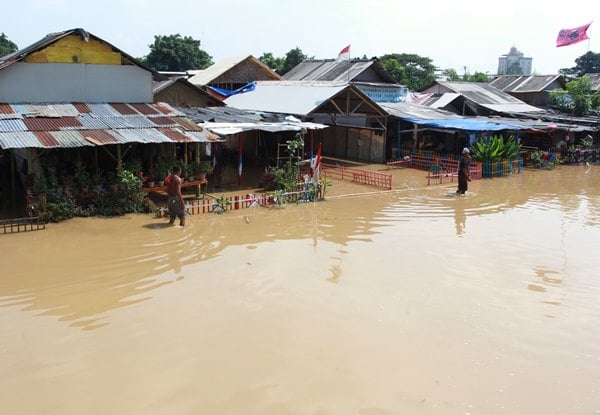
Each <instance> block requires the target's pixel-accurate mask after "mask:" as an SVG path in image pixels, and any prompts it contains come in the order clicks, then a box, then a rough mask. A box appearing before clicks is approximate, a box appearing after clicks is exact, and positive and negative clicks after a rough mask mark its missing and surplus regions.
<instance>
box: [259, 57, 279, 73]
mask: <svg viewBox="0 0 600 415" xmlns="http://www.w3.org/2000/svg"><path fill="white" fill-rule="evenodd" d="M258 59H259V60H260V61H261V62H262V63H264V64H265V65H267V66H268V67H269V68H271V69H273V70H274V71H275V72H277V73H278V74H281V73H282V70H283V64H284V63H285V58H276V57H274V56H273V54H272V53H271V52H265V53H263V54H262V56H261V57H260V58H258Z"/></svg>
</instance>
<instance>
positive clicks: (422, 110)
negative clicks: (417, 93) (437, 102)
mask: <svg viewBox="0 0 600 415" xmlns="http://www.w3.org/2000/svg"><path fill="white" fill-rule="evenodd" d="M380 105H381V108H383V109H384V110H385V111H386V112H387V113H388V115H392V116H394V117H398V118H412V119H423V120H449V119H461V118H463V117H461V116H460V115H457V114H454V113H452V112H448V111H442V110H439V109H435V108H431V107H429V106H426V105H419V104H414V103H410V102H382V103H381V104H380Z"/></svg>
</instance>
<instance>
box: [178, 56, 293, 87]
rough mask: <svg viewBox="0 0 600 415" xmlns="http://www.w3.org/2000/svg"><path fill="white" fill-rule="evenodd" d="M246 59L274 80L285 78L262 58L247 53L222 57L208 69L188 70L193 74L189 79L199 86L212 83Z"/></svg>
mask: <svg viewBox="0 0 600 415" xmlns="http://www.w3.org/2000/svg"><path fill="white" fill-rule="evenodd" d="M246 60H248V61H249V62H251V63H252V64H254V65H256V67H258V68H260V69H262V71H263V73H264V74H265V75H267V77H268V78H269V79H273V80H280V79H283V78H281V76H280V75H278V74H277V73H276V72H273V71H272V70H271V69H270V68H269V67H268V66H266V65H265V64H264V63H262V62H261V61H260V60H258V59H256V58H255V57H253V56H252V55H247V56H241V57H239V56H238V57H232V58H226V59H221V60H220V61H218V62H215V63H214V64H213V65H211V66H209V67H208V68H206V69H200V70H191V71H188V73H189V74H191V75H193V76H192V77H190V78H189V79H188V81H189V82H190V83H192V84H194V85H199V86H204V85H210V84H211V83H212V82H213V81H215V80H216V79H217V78H219V77H221V76H222V75H224V74H225V73H227V72H228V71H230V70H231V69H233V68H234V67H235V66H237V65H239V64H241V63H242V62H244V61H246ZM254 80H256V79H249V80H246V81H245V82H250V81H254ZM245 82H244V81H240V83H245Z"/></svg>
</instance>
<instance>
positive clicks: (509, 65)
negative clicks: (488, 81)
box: [498, 46, 533, 75]
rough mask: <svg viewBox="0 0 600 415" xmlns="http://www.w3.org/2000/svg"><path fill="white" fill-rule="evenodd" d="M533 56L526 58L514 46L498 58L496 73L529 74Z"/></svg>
mask: <svg viewBox="0 0 600 415" xmlns="http://www.w3.org/2000/svg"><path fill="white" fill-rule="evenodd" d="M532 61H533V58H526V57H524V56H523V53H522V52H519V51H518V50H517V48H516V47H515V46H513V47H512V48H510V52H508V54H506V55H502V56H500V58H498V75H531V63H532Z"/></svg>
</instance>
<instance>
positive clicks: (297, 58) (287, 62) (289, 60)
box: [280, 46, 308, 75]
mask: <svg viewBox="0 0 600 415" xmlns="http://www.w3.org/2000/svg"><path fill="white" fill-rule="evenodd" d="M306 59H308V56H306V55H305V54H304V53H303V52H302V49H300V48H299V47H297V46H296V47H295V48H294V49H291V50H290V51H289V52H288V53H286V54H285V59H284V61H283V65H282V67H281V72H280V74H281V75H284V74H286V73H287V72H289V71H291V70H292V69H293V68H294V67H295V66H296V65H298V64H299V63H301V62H302V61H304V60H306Z"/></svg>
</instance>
